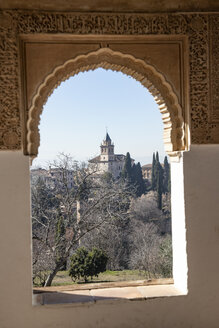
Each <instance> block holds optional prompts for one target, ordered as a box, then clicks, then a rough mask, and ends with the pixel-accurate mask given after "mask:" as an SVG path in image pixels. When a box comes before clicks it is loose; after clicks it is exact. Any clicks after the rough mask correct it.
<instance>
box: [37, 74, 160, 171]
mask: <svg viewBox="0 0 219 328" xmlns="http://www.w3.org/2000/svg"><path fill="white" fill-rule="evenodd" d="M106 127H107V129H108V133H109V135H110V137H111V139H112V141H113V142H114V144H115V153H117V154H126V153H127V152H128V151H129V152H130V154H131V156H132V158H134V159H135V161H136V162H138V161H140V163H141V165H144V164H147V163H151V159H152V154H153V152H154V151H157V150H158V151H159V154H160V158H161V159H163V156H164V155H165V153H164V146H163V139H162V137H163V123H162V120H161V114H160V112H159V109H158V106H157V104H156V103H155V101H154V99H153V97H152V96H151V95H150V93H149V92H148V90H147V89H146V88H144V87H143V86H142V85H141V84H140V83H139V82H137V81H136V80H134V79H133V78H132V77H129V76H126V75H124V74H123V73H120V72H113V71H111V70H108V71H106V70H104V69H102V68H99V69H97V70H95V71H89V72H84V73H79V74H78V75H76V76H74V77H71V78H70V79H68V80H67V81H65V82H63V83H62V84H61V85H60V86H59V87H58V88H57V89H55V90H54V92H53V94H52V95H51V96H50V97H49V99H48V101H47V103H46V104H45V106H44V109H43V113H42V116H41V123H40V138H41V141H40V148H39V154H38V157H37V158H36V159H35V160H34V162H33V166H45V165H46V163H47V162H49V161H52V160H53V159H54V158H55V157H56V155H57V154H58V153H59V152H65V153H68V154H71V155H72V156H73V157H74V159H75V160H80V161H84V160H88V159H90V158H92V157H94V156H96V155H99V152H100V148H99V146H100V143H101V142H102V140H103V138H104V136H105V134H106Z"/></svg>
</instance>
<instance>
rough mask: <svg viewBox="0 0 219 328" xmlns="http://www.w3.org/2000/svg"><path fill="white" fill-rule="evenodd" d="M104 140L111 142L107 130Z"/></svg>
mask: <svg viewBox="0 0 219 328" xmlns="http://www.w3.org/2000/svg"><path fill="white" fill-rule="evenodd" d="M105 141H106V142H111V139H110V136H109V134H108V132H107V133H106V138H105Z"/></svg>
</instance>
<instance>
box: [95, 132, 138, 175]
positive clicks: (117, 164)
mask: <svg viewBox="0 0 219 328" xmlns="http://www.w3.org/2000/svg"><path fill="white" fill-rule="evenodd" d="M89 163H90V164H91V165H92V166H93V167H94V166H95V167H96V170H97V174H100V175H101V174H104V173H105V172H109V173H111V174H112V176H113V178H115V179H117V178H119V177H120V175H121V172H122V169H123V167H124V164H125V155H122V154H114V144H113V142H112V140H111V138H110V136H109V134H108V133H106V137H105V139H104V140H103V141H102V143H101V145H100V155H99V156H97V157H94V158H92V159H91V160H89ZM133 163H134V160H133V159H132V164H133Z"/></svg>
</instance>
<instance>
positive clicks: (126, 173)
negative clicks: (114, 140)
mask: <svg viewBox="0 0 219 328" xmlns="http://www.w3.org/2000/svg"><path fill="white" fill-rule="evenodd" d="M121 176H122V179H123V180H126V181H127V182H128V183H132V182H133V170H132V162H131V156H130V154H129V152H128V153H127V154H126V157H125V164H124V167H123V170H122V174H121Z"/></svg>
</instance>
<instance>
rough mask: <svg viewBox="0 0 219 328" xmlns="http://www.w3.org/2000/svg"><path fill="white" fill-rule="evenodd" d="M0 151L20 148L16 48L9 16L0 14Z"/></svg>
mask: <svg viewBox="0 0 219 328" xmlns="http://www.w3.org/2000/svg"><path fill="white" fill-rule="evenodd" d="M0 22H1V23H0V115H1V119H0V149H3V150H4V149H17V148H20V147H21V127H20V113H19V102H18V100H19V85H18V78H19V76H18V48H17V42H16V33H15V30H14V28H13V24H12V19H11V16H10V15H9V14H7V13H0Z"/></svg>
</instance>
